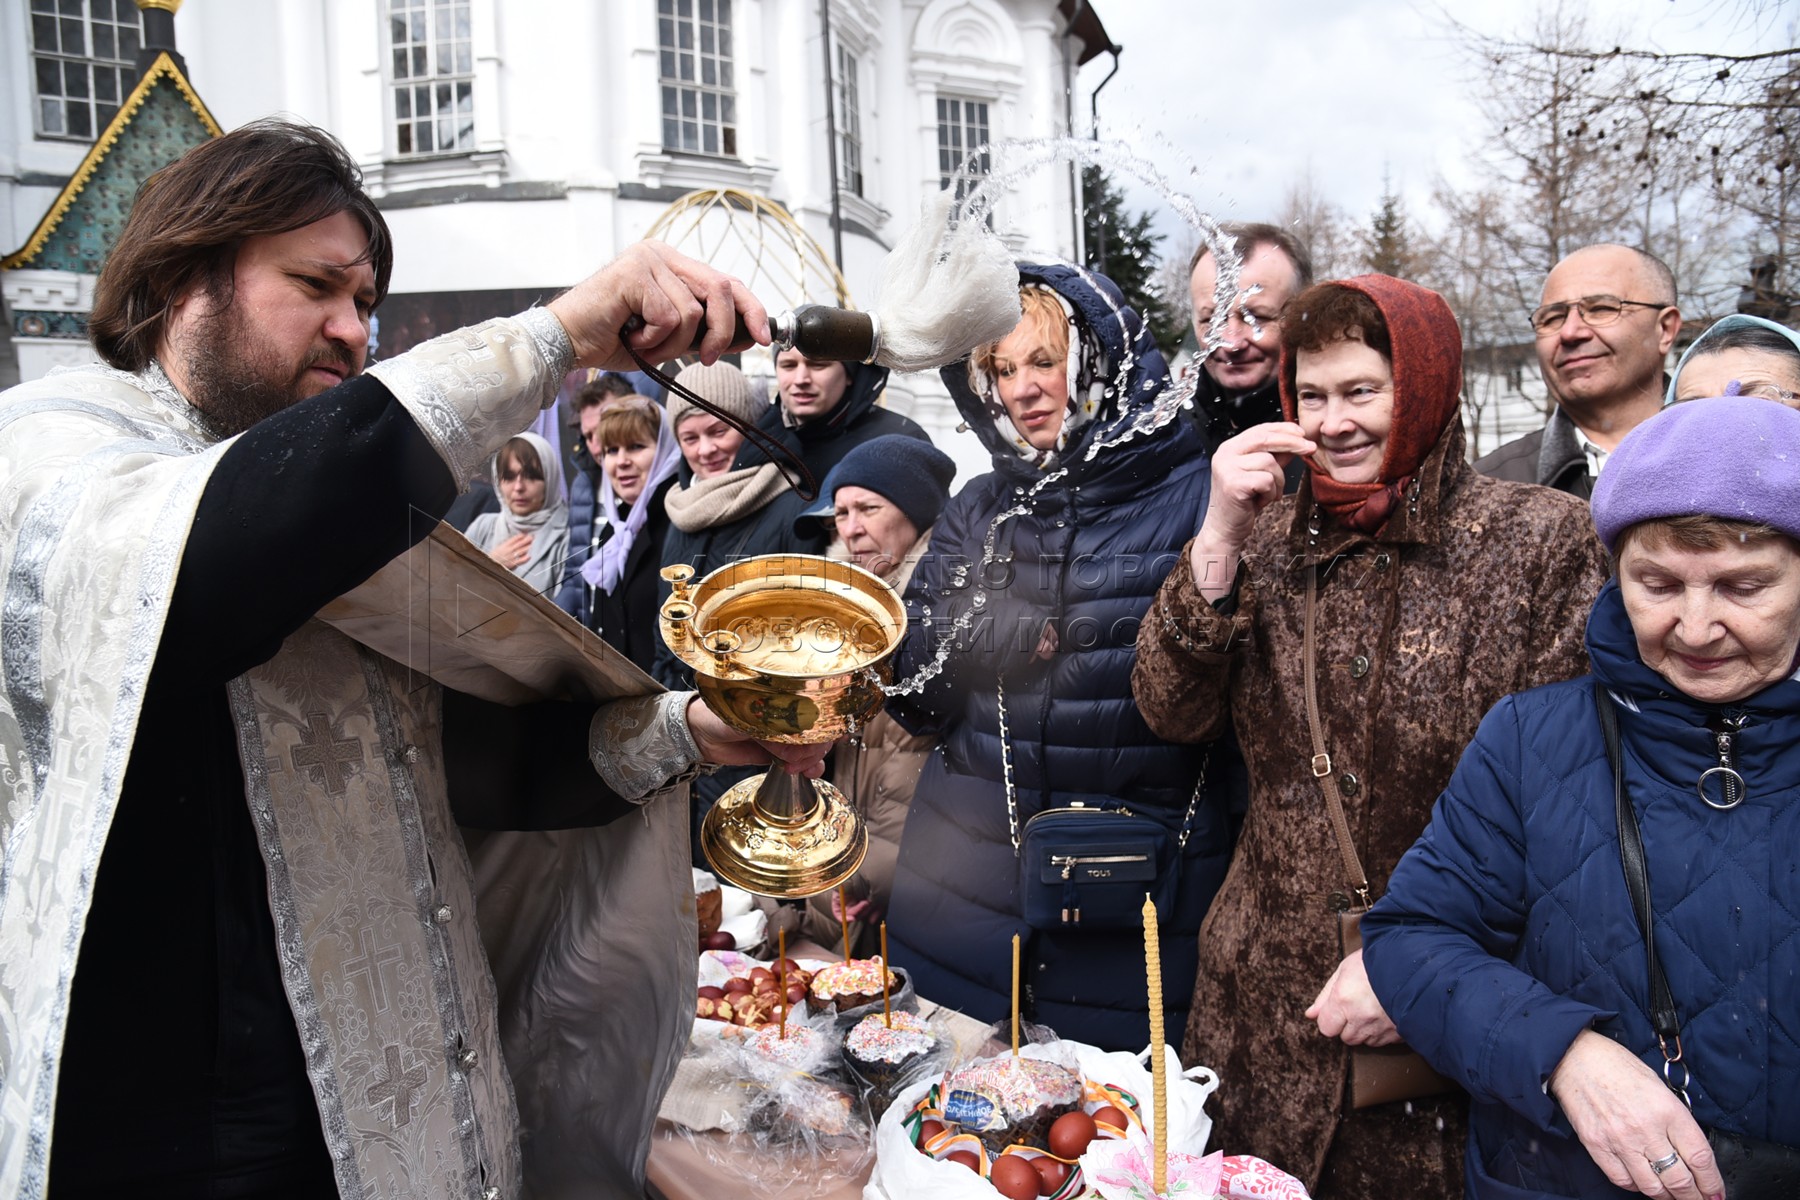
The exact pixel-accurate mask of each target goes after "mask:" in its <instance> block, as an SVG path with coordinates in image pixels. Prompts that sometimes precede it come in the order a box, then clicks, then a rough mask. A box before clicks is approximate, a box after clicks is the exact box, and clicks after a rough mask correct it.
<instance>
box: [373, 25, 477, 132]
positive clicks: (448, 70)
mask: <svg viewBox="0 0 1800 1200" xmlns="http://www.w3.org/2000/svg"><path fill="white" fill-rule="evenodd" d="M469 7H470V6H469V3H468V0H388V53H389V64H390V66H389V71H390V75H391V81H390V82H391V86H392V89H393V97H394V149H395V150H396V151H397V152H398V153H399V154H400V155H401V156H402V157H407V156H415V155H426V154H466V153H468V152H469V151H471V150H473V149H475V50H474V39H473V37H472V36H471V33H470V28H469Z"/></svg>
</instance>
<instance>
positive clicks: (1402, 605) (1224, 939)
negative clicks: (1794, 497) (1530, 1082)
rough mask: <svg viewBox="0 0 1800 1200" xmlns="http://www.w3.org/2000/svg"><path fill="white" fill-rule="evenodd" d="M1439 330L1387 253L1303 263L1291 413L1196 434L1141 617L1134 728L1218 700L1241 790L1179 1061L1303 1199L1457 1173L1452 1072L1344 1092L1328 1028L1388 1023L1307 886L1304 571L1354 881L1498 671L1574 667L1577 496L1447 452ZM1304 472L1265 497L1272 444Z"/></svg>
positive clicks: (1583, 539) (1446, 380)
mask: <svg viewBox="0 0 1800 1200" xmlns="http://www.w3.org/2000/svg"><path fill="white" fill-rule="evenodd" d="M1461 346H1462V340H1461V335H1460V333H1459V331H1458V329H1457V325H1456V319H1455V317H1454V316H1452V315H1451V312H1450V309H1449V307H1448V306H1447V305H1446V304H1445V303H1444V301H1443V299H1442V298H1441V297H1439V296H1438V295H1437V294H1436V293H1435V292H1431V291H1428V290H1427V289H1425V288H1421V287H1418V286H1416V285H1414V284H1410V283H1405V282H1402V281H1400V280H1397V279H1392V278H1389V277H1387V276H1379V275H1368V276H1362V277H1359V278H1357V279H1352V280H1347V281H1344V282H1341V283H1330V284H1321V285H1319V286H1318V287H1315V288H1312V289H1310V290H1308V291H1307V292H1306V293H1304V294H1303V295H1301V296H1300V297H1298V298H1297V299H1296V300H1295V301H1294V302H1293V305H1292V307H1291V308H1290V310H1289V312H1288V314H1287V315H1286V317H1285V319H1284V321H1283V322H1282V349H1283V355H1282V374H1281V394H1282V404H1283V407H1284V410H1285V412H1286V414H1287V417H1288V423H1273V424H1267V425H1259V426H1257V427H1255V428H1253V429H1251V430H1249V431H1247V432H1245V433H1243V434H1240V435H1239V436H1238V437H1236V438H1233V439H1232V440H1231V441H1229V442H1227V443H1225V444H1224V445H1223V446H1221V447H1220V448H1219V450H1218V452H1217V453H1216V454H1215V455H1214V457H1213V479H1212V494H1211V499H1210V500H1209V502H1208V507H1207V510H1206V515H1205V519H1204V522H1203V524H1202V526H1201V530H1200V533H1199V535H1198V536H1197V537H1195V539H1194V540H1193V542H1191V543H1190V544H1189V547H1188V551H1187V554H1186V556H1185V557H1186V565H1185V566H1183V567H1181V568H1178V569H1177V570H1176V571H1175V572H1174V573H1173V574H1171V575H1170V576H1169V578H1168V580H1167V581H1165V583H1164V584H1163V587H1162V590H1161V592H1160V593H1159V594H1158V596H1157V600H1156V603H1155V604H1154V605H1153V606H1152V608H1151V610H1150V612H1149V613H1148V614H1147V615H1146V616H1145V618H1144V623H1143V626H1142V628H1141V630H1140V632H1139V637H1138V661H1137V666H1136V670H1135V673H1134V676H1133V689H1134V692H1135V694H1136V697H1137V701H1138V704H1139V706H1140V707H1141V709H1142V711H1143V714H1144V716H1145V718H1146V719H1147V720H1148V721H1149V724H1150V727H1151V728H1152V729H1153V730H1155V731H1156V732H1157V733H1159V734H1160V735H1162V736H1163V737H1166V738H1170V739H1172V740H1179V741H1206V740H1209V739H1211V738H1214V737H1217V736H1219V734H1220V733H1221V732H1222V731H1223V729H1224V728H1225V726H1226V724H1227V722H1234V723H1235V726H1236V729H1237V733H1238V738H1239V741H1240V742H1241V744H1242V746H1243V750H1244V757H1245V759H1246V760H1247V762H1248V764H1249V768H1250V778H1251V781H1252V784H1251V798H1250V807H1249V812H1248V815H1247V816H1246V819H1245V823H1244V828H1243V832H1242V834H1241V836H1240V839H1239V842H1238V847H1237V853H1236V856H1235V857H1234V859H1233V861H1232V865H1231V870H1230V874H1229V875H1228V876H1227V877H1226V880H1225V884H1224V887H1223V889H1222V890H1221V891H1220V892H1219V895H1218V898H1217V899H1216V900H1214V902H1213V906H1212V909H1211V911H1210V912H1209V913H1208V914H1207V918H1206V923H1205V925H1204V926H1203V927H1202V928H1201V931H1200V971H1199V976H1198V979H1197V980H1196V983H1195V992H1194V1003H1193V1008H1192V1012H1191V1016H1190V1018H1189V1021H1188V1028H1187V1037H1186V1039H1185V1041H1184V1043H1183V1046H1182V1059H1183V1061H1185V1062H1187V1063H1189V1064H1193V1063H1205V1064H1206V1065H1208V1066H1210V1067H1213V1068H1214V1069H1216V1070H1217V1071H1218V1073H1219V1076H1220V1079H1221V1081H1222V1083H1221V1087H1220V1089H1219V1093H1218V1104H1219V1108H1220V1112H1219V1117H1218V1120H1217V1123H1216V1124H1215V1127H1214V1128H1215V1135H1216V1136H1215V1144H1216V1145H1218V1146H1221V1147H1223V1148H1224V1149H1225V1150H1227V1151H1228V1152H1230V1153H1248V1154H1255V1155H1258V1156H1260V1157H1262V1158H1265V1159H1268V1160H1269V1161H1271V1162H1273V1163H1275V1164H1277V1165H1278V1166H1280V1167H1282V1168H1284V1169H1285V1170H1287V1171H1290V1172H1292V1173H1293V1174H1295V1175H1297V1176H1299V1177H1300V1178H1301V1179H1302V1180H1304V1181H1305V1182H1306V1184H1307V1186H1308V1187H1309V1188H1310V1189H1312V1191H1313V1194H1314V1195H1315V1196H1316V1197H1319V1198H1320V1200H1330V1198H1334V1197H1337V1198H1344V1200H1363V1198H1365V1197H1373V1196H1381V1197H1384V1198H1390V1197H1420V1198H1421V1200H1423V1198H1427V1197H1428V1198H1430V1200H1442V1198H1443V1197H1446V1196H1451V1195H1456V1194H1459V1193H1460V1191H1461V1188H1462V1152H1463V1142H1464V1139H1465V1132H1466V1129H1465V1117H1466V1109H1467V1101H1466V1098H1465V1097H1462V1096H1460V1095H1458V1096H1454V1097H1449V1096H1445V1097H1438V1098H1435V1099H1430V1100H1420V1101H1413V1102H1409V1103H1393V1104H1386V1105H1381V1106H1377V1107H1373V1108H1365V1109H1359V1110H1352V1109H1351V1108H1350V1104H1349V1099H1348V1095H1349V1093H1348V1077H1349V1062H1350V1046H1351V1045H1361V1044H1368V1045H1379V1044H1385V1043H1389V1042H1393V1041H1397V1040H1398V1035H1397V1034H1396V1033H1395V1032H1394V1030H1393V1025H1392V1023H1391V1022H1389V1021H1388V1019H1387V1014H1386V1013H1384V1012H1382V1010H1381V1006H1380V1004H1379V1003H1378V1002H1377V1001H1376V1000H1375V998H1374V994H1373V992H1372V991H1370V989H1369V985H1368V979H1367V976H1366V975H1365V974H1364V973H1363V970H1362V959H1361V953H1360V952H1357V953H1355V954H1352V955H1350V956H1349V957H1343V953H1342V949H1341V946H1340V943H1339V936H1338V922H1337V917H1336V915H1335V913H1334V911H1333V908H1332V904H1333V901H1332V900H1331V899H1330V897H1331V894H1332V893H1338V894H1339V895H1340V896H1341V895H1342V894H1343V893H1347V892H1349V891H1350V890H1351V885H1350V881H1349V880H1348V879H1347V878H1346V868H1345V866H1344V862H1343V858H1342V856H1341V855H1340V853H1339V850H1338V843H1337V838H1336V836H1335V834H1334V833H1333V830H1332V826H1331V822H1330V818H1329V817H1328V815H1327V804H1326V798H1325V794H1324V792H1323V791H1322V789H1321V784H1320V781H1319V780H1318V779H1316V778H1314V776H1313V769H1312V763H1313V757H1314V749H1313V744H1312V736H1311V734H1310V732H1309V728H1308V721H1307V706H1306V694H1305V688H1304V684H1303V673H1302V671H1303V663H1304V661H1305V656H1304V654H1303V647H1304V638H1303V618H1304V610H1305V604H1306V593H1307V579H1308V576H1309V575H1310V574H1311V573H1312V572H1313V571H1314V568H1315V567H1316V569H1317V595H1318V599H1317V614H1316V623H1317V630H1318V633H1317V646H1316V648H1315V669H1316V671H1317V678H1318V682H1317V691H1318V706H1319V717H1320V721H1321V723H1322V726H1323V737H1324V743H1325V747H1326V749H1327V751H1328V752H1329V754H1330V763H1331V773H1332V775H1333V776H1334V777H1335V779H1336V782H1337V784H1338V789H1339V792H1340V794H1341V795H1342V798H1343V804H1344V808H1345V812H1346V815H1347V818H1348V822H1349V826H1350V830H1351V835H1352V840H1353V842H1354V845H1355V849H1356V852H1357V854H1358V856H1359V857H1360V859H1361V863H1362V867H1363V869H1364V871H1366V872H1367V875H1368V878H1369V882H1370V884H1371V885H1372V888H1373V893H1374V895H1375V896H1379V895H1380V894H1381V891H1382V889H1383V888H1384V887H1385V886H1386V883H1387V878H1388V875H1389V873H1390V872H1392V870H1393V868H1394V865H1395V864H1396V863H1397V862H1398V861H1399V859H1400V856H1401V855H1402V854H1403V853H1405V851H1406V849H1407V848H1408V847H1409V846H1411V845H1412V843H1413V841H1414V839H1415V838H1417V837H1418V835H1419V833H1420V831H1421V830H1422V829H1424V827H1425V824H1426V821H1427V820H1428V818H1429V817H1430V815H1431V806H1432V804H1433V802H1434V801H1435V800H1436V799H1437V796H1438V793H1439V792H1440V791H1441V790H1442V789H1443V787H1444V785H1445V783H1446V782H1447V781H1448V780H1449V778H1450V773H1451V770H1452V768H1454V767H1455V765H1456V761H1457V758H1458V756H1459V755H1461V753H1462V750H1463V747H1464V746H1465V745H1466V744H1467V743H1468V741H1469V739H1470V738H1471V737H1473V735H1474V733H1475V728H1476V726H1477V724H1478V723H1479V722H1480V720H1481V717H1482V715H1483V714H1485V713H1486V712H1487V710H1488V708H1489V707H1490V706H1491V705H1492V704H1494V703H1495V702H1496V701H1498V700H1499V699H1500V698H1501V697H1502V696H1505V695H1507V694H1508V693H1510V692H1516V691H1521V690H1523V689H1525V688H1530V687H1534V686H1536V685H1538V684H1543V683H1551V682H1555V681H1558V680H1563V679H1568V678H1571V677H1573V676H1576V675H1579V674H1581V673H1582V672H1583V671H1585V670H1586V669H1587V659H1586V655H1585V653H1584V651H1583V649H1582V630H1583V625H1584V622H1585V620H1586V617H1587V612H1588V609H1589V608H1590V607H1591V605H1592V603H1593V599H1594V596H1595V594H1596V593H1597V592H1598V591H1599V588H1600V585H1601V583H1602V582H1603V581H1604V579H1605V577H1606V561H1605V554H1604V551H1603V550H1602V548H1601V547H1600V544H1599V543H1598V541H1596V540H1595V538H1594V535H1593V529H1592V525H1591V523H1590V521H1589V519H1588V514H1587V508H1586V506H1585V505H1583V504H1581V503H1580V502H1579V501H1576V500H1573V499H1572V498H1570V497H1567V496H1563V495H1560V494H1558V493H1555V492H1552V491H1550V490H1548V489H1546V488H1540V487H1535V486H1531V485H1526V484H1512V483H1503V482H1499V481H1496V480H1492V479H1486V478H1483V477H1481V476H1478V475H1476V474H1475V473H1474V472H1473V471H1472V470H1471V469H1470V468H1469V466H1468V464H1467V463H1466V462H1465V460H1464V456H1463V433H1462V423H1461V420H1460V417H1459V415H1458V403H1457V398H1458V393H1459V390H1460V385H1461V382H1462V372H1461V358H1462V354H1461ZM1296 455H1301V456H1304V457H1305V461H1306V464H1307V467H1308V471H1307V477H1306V480H1305V482H1303V483H1302V484H1301V487H1300V489H1299V491H1298V492H1297V493H1296V494H1295V495H1292V496H1287V497H1283V496H1282V494H1281V493H1282V483H1283V476H1282V467H1283V466H1284V465H1285V464H1286V463H1287V462H1288V461H1289V460H1290V459H1292V458H1293V457H1294V456H1296Z"/></svg>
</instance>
